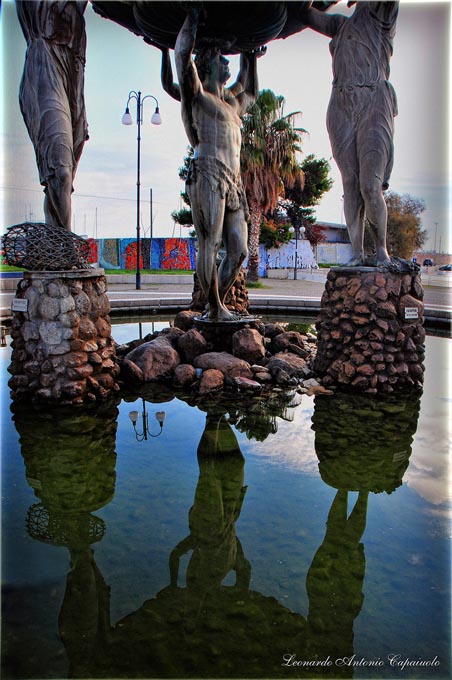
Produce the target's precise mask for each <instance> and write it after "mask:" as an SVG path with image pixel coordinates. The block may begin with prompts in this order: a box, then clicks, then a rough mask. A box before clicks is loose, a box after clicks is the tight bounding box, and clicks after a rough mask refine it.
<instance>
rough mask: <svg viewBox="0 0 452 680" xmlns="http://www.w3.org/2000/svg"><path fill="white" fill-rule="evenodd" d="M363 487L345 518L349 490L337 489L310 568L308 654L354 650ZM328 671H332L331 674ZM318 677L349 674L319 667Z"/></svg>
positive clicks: (360, 573)
mask: <svg viewBox="0 0 452 680" xmlns="http://www.w3.org/2000/svg"><path fill="white" fill-rule="evenodd" d="M368 495H369V493H368V492H367V491H363V492H360V494H359V496H358V499H357V501H356V503H355V506H354V508H353V510H352V512H351V513H350V516H349V517H348V518H347V501H348V492H347V491H343V490H339V491H338V492H337V494H336V496H335V498H334V501H333V503H332V505H331V509H330V512H329V514H328V520H327V523H326V533H325V538H324V539H323V543H322V545H321V546H320V548H319V549H318V550H317V552H316V554H315V557H314V559H313V561H312V564H311V566H310V568H309V571H308V576H307V579H306V587H307V591H308V597H309V614H308V654H309V658H319V659H323V658H326V657H327V656H328V655H330V656H331V658H337V659H340V658H343V657H348V656H351V655H352V654H353V651H354V650H353V623H354V620H355V618H356V617H357V616H358V614H359V612H360V611H361V607H362V604H363V601H364V595H363V593H362V587H363V580H364V574H365V570H366V559H365V556H364V545H363V544H362V543H361V542H360V541H361V538H362V535H363V533H364V529H365V528H366V513H367V499H368ZM329 671H330V673H329ZM323 673H324V675H323V676H322V677H328V675H329V674H330V675H331V677H353V668H351V667H348V666H343V667H339V668H338V667H336V666H335V667H334V668H331V669H328V668H325V669H323Z"/></svg>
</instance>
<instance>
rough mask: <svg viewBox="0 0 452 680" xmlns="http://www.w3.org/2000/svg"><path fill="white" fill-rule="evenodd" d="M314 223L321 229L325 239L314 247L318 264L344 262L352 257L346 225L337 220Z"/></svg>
mask: <svg viewBox="0 0 452 680" xmlns="http://www.w3.org/2000/svg"><path fill="white" fill-rule="evenodd" d="M316 224H317V225H318V226H319V227H322V229H323V235H324V238H325V241H324V242H323V243H319V244H318V245H317V246H316V247H315V248H314V252H315V258H316V260H317V263H318V264H345V263H346V262H348V261H349V260H351V258H352V255H353V253H352V246H351V243H350V238H349V236H348V230H347V226H346V225H345V224H338V223H337V222H320V221H319V220H317V222H316Z"/></svg>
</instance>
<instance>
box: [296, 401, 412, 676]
mask: <svg viewBox="0 0 452 680" xmlns="http://www.w3.org/2000/svg"><path fill="white" fill-rule="evenodd" d="M419 404H420V396H419V395H408V396H403V395H401V396H398V397H390V398H386V399H381V400H376V399H373V398H372V397H370V396H360V395H352V394H338V395H334V396H333V397H322V396H317V397H316V398H315V409H314V414H313V417H312V429H313V430H314V431H315V449H316V453H317V457H318V459H319V471H320V475H321V477H322V479H323V481H324V482H325V483H326V484H328V485H329V486H332V487H333V488H335V489H337V490H338V491H337V493H336V496H335V498H334V501H333V503H332V506H331V509H330V512H329V515H328V521H327V525H326V526H327V528H326V533H325V538H324V540H323V543H322V545H321V546H320V548H319V549H318V551H317V553H316V555H315V557H314V559H313V561H312V564H311V567H310V569H309V572H308V577H307V590H308V596H309V615H308V630H309V633H308V640H309V653H310V654H311V655H314V656H315V655H317V656H318V657H319V658H324V656H325V655H327V654H330V655H331V657H332V658H333V656H336V658H343V657H349V656H351V655H352V654H353V624H354V620H355V618H356V617H357V616H358V614H359V612H360V611H361V608H362V605H363V601H364V595H363V592H362V584H363V579H364V574H365V554H364V546H363V544H362V543H361V542H360V541H361V538H362V535H363V533H364V530H365V527H366V514H367V502H368V496H369V493H370V492H373V493H381V492H382V491H386V493H388V494H389V493H392V492H393V491H394V490H395V489H397V488H398V487H399V486H400V485H401V483H402V478H403V475H404V473H405V471H406V469H407V467H408V464H409V458H410V455H411V443H412V439H413V435H414V433H415V431H416V427H417V420H418V415H419ZM369 443H370V444H369ZM349 491H357V492H358V498H357V500H356V502H355V505H354V508H353V510H352V512H351V513H350V515H349V516H348V515H347V512H348V508H347V504H348V492H349ZM332 672H333V671H332ZM324 677H328V669H325V676H324ZM333 677H353V668H351V667H348V666H346V665H344V666H342V667H335V668H334V674H333Z"/></svg>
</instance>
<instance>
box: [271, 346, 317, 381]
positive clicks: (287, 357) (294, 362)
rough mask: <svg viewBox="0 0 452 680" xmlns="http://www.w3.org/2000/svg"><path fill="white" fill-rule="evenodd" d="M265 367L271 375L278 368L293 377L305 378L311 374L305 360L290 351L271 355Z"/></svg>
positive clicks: (277, 370) (276, 371)
mask: <svg viewBox="0 0 452 680" xmlns="http://www.w3.org/2000/svg"><path fill="white" fill-rule="evenodd" d="M267 368H268V370H269V371H270V373H271V374H272V375H275V374H276V373H278V372H279V371H280V370H283V371H285V372H286V373H287V374H288V375H289V376H290V377H295V378H306V377H307V376H308V375H310V374H311V371H310V369H309V368H308V365H307V363H306V361H305V360H304V359H303V358H302V357H299V356H298V355H297V354H293V353H292V352H278V353H277V354H275V355H274V356H272V357H271V359H270V360H269V362H268V364H267Z"/></svg>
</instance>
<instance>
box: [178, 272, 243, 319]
mask: <svg viewBox="0 0 452 680" xmlns="http://www.w3.org/2000/svg"><path fill="white" fill-rule="evenodd" d="M224 302H225V305H226V307H227V308H228V309H230V310H231V311H232V312H237V314H248V312H249V308H250V301H249V298H248V290H247V287H246V274H245V271H244V270H243V269H241V270H240V272H239V275H238V276H237V279H236V280H235V282H234V285H233V286H232V287H231V289H230V290H229V292H228V294H227V295H226V299H225V301H224ZM206 304H207V298H206V296H205V295H204V293H203V290H202V288H201V285H200V283H199V279H198V277H197V275H196V273H195V274H194V276H193V293H192V301H191V304H190V309H194V310H197V311H203V310H204V309H205V306H206Z"/></svg>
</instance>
